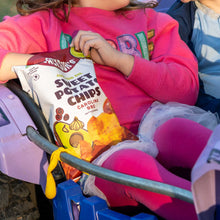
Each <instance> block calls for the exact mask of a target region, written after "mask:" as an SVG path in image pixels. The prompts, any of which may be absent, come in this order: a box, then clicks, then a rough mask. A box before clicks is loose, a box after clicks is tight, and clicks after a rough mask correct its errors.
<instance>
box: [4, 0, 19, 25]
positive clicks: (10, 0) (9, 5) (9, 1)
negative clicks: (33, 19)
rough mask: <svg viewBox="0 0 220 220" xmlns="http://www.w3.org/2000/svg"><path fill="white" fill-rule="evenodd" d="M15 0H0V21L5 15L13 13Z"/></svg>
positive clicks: (14, 11) (14, 12)
mask: <svg viewBox="0 0 220 220" xmlns="http://www.w3.org/2000/svg"><path fill="white" fill-rule="evenodd" d="M16 2H17V0H0V21H2V19H3V17H4V16H5V15H10V16H12V15H15V14H16V13H17V12H16V6H15V4H16Z"/></svg>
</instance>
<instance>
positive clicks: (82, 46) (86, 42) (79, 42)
mask: <svg viewBox="0 0 220 220" xmlns="http://www.w3.org/2000/svg"><path fill="white" fill-rule="evenodd" d="M100 40H101V36H100V35H98V34H97V33H93V32H91V31H79V32H78V33H77V34H76V36H75V37H74V38H73V40H72V43H71V44H70V46H71V47H74V48H75V50H81V51H82V53H83V54H84V55H85V56H88V55H89V53H90V50H91V48H95V49H97V48H98V45H99V42H100Z"/></svg>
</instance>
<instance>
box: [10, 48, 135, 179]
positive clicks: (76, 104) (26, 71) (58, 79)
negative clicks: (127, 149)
mask: <svg viewBox="0 0 220 220" xmlns="http://www.w3.org/2000/svg"><path fill="white" fill-rule="evenodd" d="M14 70H15V72H16V74H17V75H18V78H19V80H20V82H21V85H22V88H23V90H25V91H26V92H27V93H29V95H30V96H31V97H32V98H33V99H34V101H35V102H36V103H37V104H38V105H39V106H40V107H41V109H42V111H43V113H44V115H45V117H46V119H47V121H48V123H49V125H50V127H51V129H52V131H53V133H54V137H55V140H56V142H57V145H58V146H60V147H64V148H66V149H68V151H69V152H72V154H73V155H75V156H77V157H78V158H81V159H83V160H86V161H89V162H90V161H92V160H93V159H94V158H96V157H97V156H98V155H100V154H101V153H102V152H103V151H105V150H107V149H108V148H109V147H110V146H112V145H115V144H117V143H118V142H121V141H123V140H126V139H132V140H136V139H137V137H136V136H135V135H133V134H132V133H131V132H130V131H128V130H127V129H126V128H124V127H122V126H121V125H120V124H119V121H118V118H117V116H116V114H115V113H114V110H113V109H112V106H111V103H110V102H109V100H108V98H107V97H106V96H105V94H104V92H103V90H102V89H101V87H100V86H99V84H98V82H97V79H96V74H95V69H94V65H93V62H92V60H91V59H89V58H85V57H83V54H82V53H80V52H77V51H75V50H74V49H73V48H67V49H63V50H59V51H55V52H51V53H40V54H37V55H34V56H33V57H31V58H30V60H29V61H28V65H27V66H16V67H14ZM61 164H62V166H63V169H64V172H65V174H66V177H67V179H73V180H75V181H77V180H78V179H79V177H80V175H81V172H80V171H79V170H77V169H75V168H73V167H71V166H69V165H67V164H65V163H63V162H61Z"/></svg>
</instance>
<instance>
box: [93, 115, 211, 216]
mask: <svg viewBox="0 0 220 220" xmlns="http://www.w3.org/2000/svg"><path fill="white" fill-rule="evenodd" d="M211 133H212V131H210V130H209V129H207V128H205V127H203V126H201V125H200V124H198V123H195V122H193V121H190V120H187V119H181V118H175V119H170V120H169V121H167V122H165V123H164V124H163V125H161V126H160V127H159V128H158V129H157V131H156V133H155V135H154V140H155V142H156V143H157V147H158V149H159V154H158V156H157V158H156V159H155V158H153V157H151V156H149V155H148V154H146V153H144V152H141V151H138V150H134V149H124V150H120V151H118V152H115V153H114V154H112V155H111V156H110V157H109V158H108V159H107V160H106V161H105V162H104V164H103V167H105V168H108V169H111V170H115V171H118V172H122V173H126V174H129V175H133V176H138V177H142V178H146V179H150V180H155V181H159V182H162V183H167V184H171V185H174V186H177V187H181V188H183V189H187V190H190V189H191V183H190V181H189V180H187V179H185V178H181V177H179V176H178V175H175V174H173V173H172V172H171V171H170V170H171V169H172V168H175V167H183V168H189V169H191V168H192V167H193V165H194V164H195V162H196V160H197V158H198V156H199V154H200V153H201V151H202V150H203V148H204V147H205V146H206V143H207V141H208V139H209V137H210V135H211ZM95 184H96V186H97V187H98V188H99V189H100V190H101V191H102V192H103V193H104V194H105V196H106V197H107V199H108V202H109V204H110V206H112V207H120V206H137V205H138V203H142V204H143V205H145V206H146V207H148V208H149V209H151V210H152V211H154V212H155V213H156V214H158V215H160V216H161V217H163V218H165V219H167V220H171V219H174V220H176V219H178V220H181V219H183V220H186V219H187V220H191V219H197V216H196V212H195V209H194V205H193V204H190V203H187V202H184V201H182V200H179V199H174V198H171V197H169V196H166V195H161V194H158V193H154V192H149V191H146V190H141V189H136V188H133V187H128V186H124V185H120V184H117V183H113V182H110V181H107V180H104V179H100V178H96V180H95Z"/></svg>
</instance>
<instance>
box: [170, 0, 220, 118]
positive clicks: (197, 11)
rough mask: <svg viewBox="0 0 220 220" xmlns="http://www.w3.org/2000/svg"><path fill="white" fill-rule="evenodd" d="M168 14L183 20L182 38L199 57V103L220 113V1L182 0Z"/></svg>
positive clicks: (181, 23)
mask: <svg viewBox="0 0 220 220" xmlns="http://www.w3.org/2000/svg"><path fill="white" fill-rule="evenodd" d="M168 14H170V15H171V16H172V17H174V18H175V19H176V20H177V21H178V22H179V25H180V28H179V33H180V36H181V38H182V39H183V40H184V41H185V42H186V43H187V44H188V46H189V47H190V48H191V50H192V51H193V52H194V54H195V55H196V57H197V59H198V64H199V77H200V91H199V97H198V100H197V103H196V105H197V106H199V107H201V108H203V109H205V110H210V111H212V112H217V113H218V115H220V89H219V80H220V75H219V65H220V53H219V52H220V47H219V43H218V39H219V36H220V35H219V34H220V31H219V15H220V6H219V1H218V0H214V1H209V0H199V1H191V0H182V2H181V1H179V0H178V1H177V2H176V3H174V5H173V6H172V7H171V8H170V10H169V11H168Z"/></svg>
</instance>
